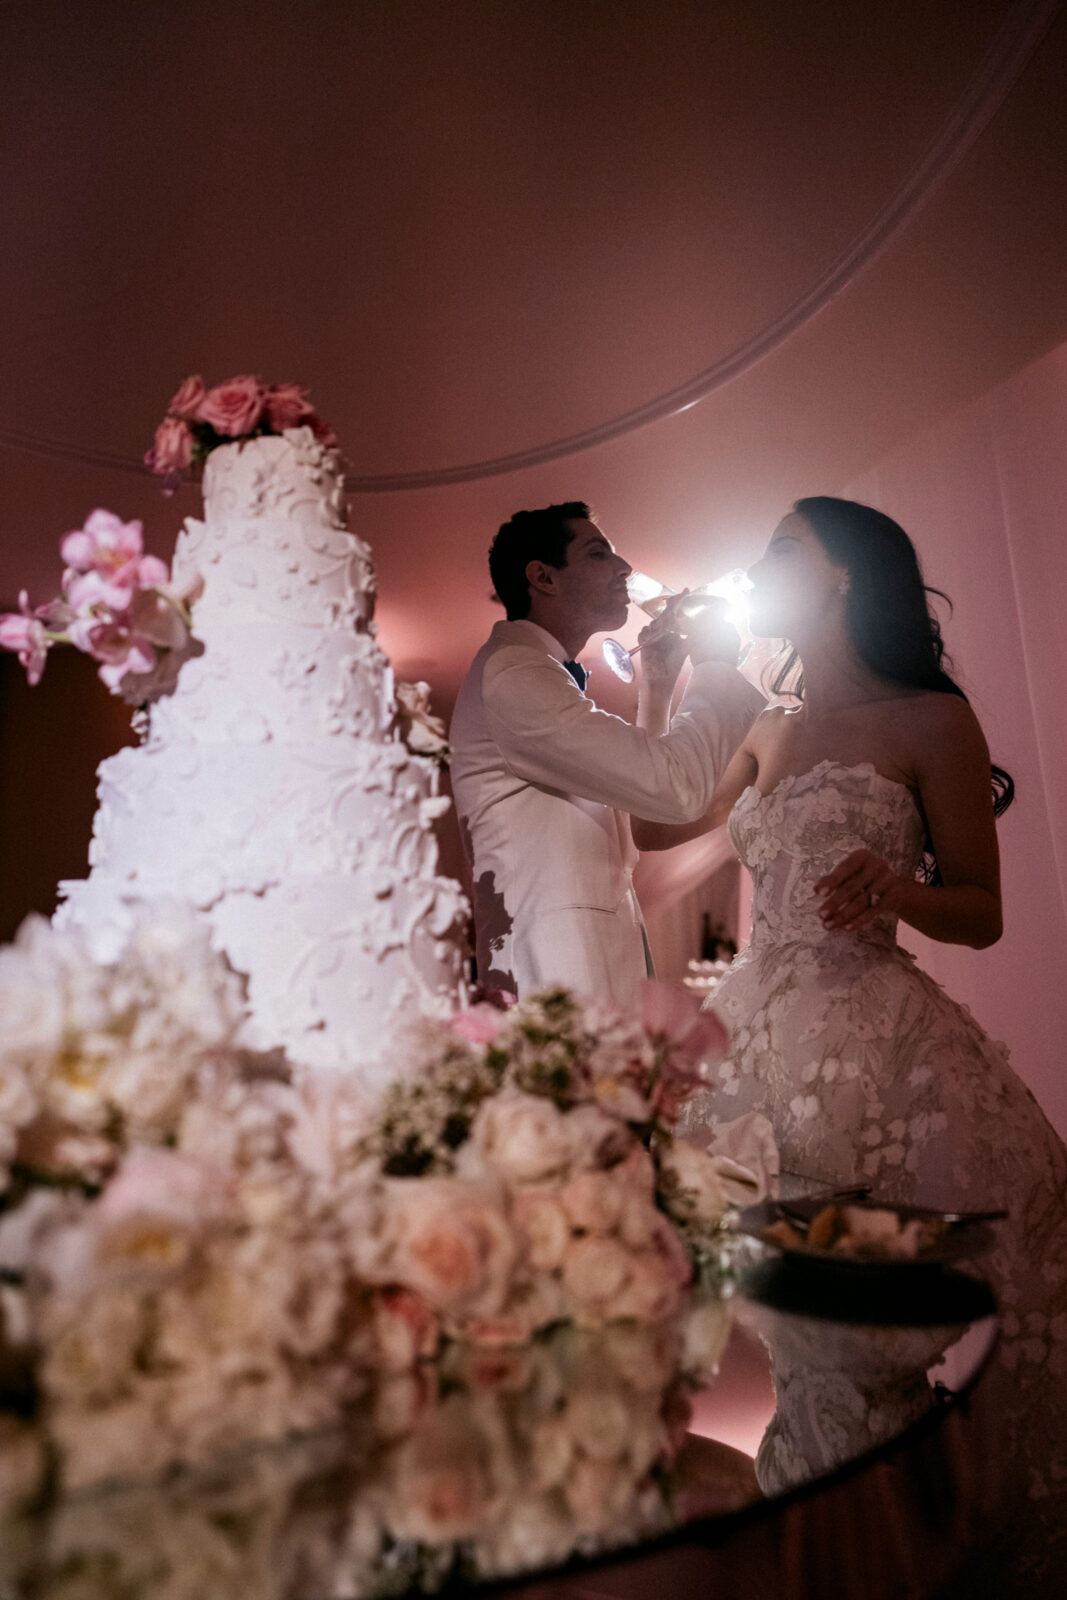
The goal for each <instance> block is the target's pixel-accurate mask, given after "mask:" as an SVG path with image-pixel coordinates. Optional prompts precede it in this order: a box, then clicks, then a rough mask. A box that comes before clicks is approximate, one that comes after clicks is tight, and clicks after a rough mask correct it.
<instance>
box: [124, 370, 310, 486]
mask: <svg viewBox="0 0 1067 1600" xmlns="http://www.w3.org/2000/svg"><path fill="white" fill-rule="evenodd" d="M287 428H310V429H311V431H312V433H313V434H314V435H315V438H316V439H318V440H319V441H320V442H321V443H322V444H325V445H328V446H334V445H336V443H337V437H336V435H335V433H334V431H333V429H332V428H331V427H330V425H329V423H328V422H324V421H323V419H322V418H321V417H320V416H319V415H318V413H317V412H316V410H315V408H314V406H313V405H312V404H311V401H310V400H309V398H308V392H307V390H306V389H304V388H302V387H301V385H300V384H298V383H273V384H266V383H264V382H263V379H262V378H257V377H253V376H252V375H251V374H247V373H246V374H244V375H243V376H241V377H237V378H227V379H226V381H225V382H224V383H219V384H216V385H215V387H214V388H213V389H208V388H207V387H206V386H205V384H204V380H203V378H201V377H200V376H199V374H195V375H193V376H191V377H188V378H186V379H184V381H183V382H182V384H181V386H180V387H179V389H178V392H177V394H175V396H174V397H173V399H172V400H171V402H170V405H169V406H168V407H167V415H166V416H165V417H164V419H163V421H162V422H161V423H160V425H159V427H158V428H157V429H156V436H155V441H154V442H153V444H152V448H151V449H150V450H149V451H148V452H147V453H146V455H145V465H146V466H147V467H148V468H150V470H151V471H152V472H154V473H157V474H158V475H159V476H160V477H162V478H163V480H164V484H163V492H164V493H165V494H173V493H174V491H175V490H176V489H177V487H178V485H179V484H180V483H181V481H182V479H183V478H184V476H185V474H186V472H187V471H188V470H189V468H190V467H191V466H195V465H196V464H197V463H199V462H201V461H203V460H204V459H205V458H206V457H207V456H208V455H210V454H211V452H212V450H216V449H218V447H219V445H222V444H232V443H233V441H234V440H235V439H252V438H255V437H257V436H258V435H261V434H278V433H284V432H285V430H286V429H287Z"/></svg>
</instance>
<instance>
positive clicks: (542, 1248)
mask: <svg viewBox="0 0 1067 1600" xmlns="http://www.w3.org/2000/svg"><path fill="white" fill-rule="evenodd" d="M511 1215H512V1220H513V1221H514V1223H515V1226H516V1227H517V1228H518V1229H519V1231H520V1233H521V1235H522V1236H523V1238H524V1240H525V1242H526V1260H527V1262H528V1264H529V1265H530V1266H531V1267H532V1268H533V1269H534V1271H535V1272H551V1271H553V1270H554V1269H555V1268H556V1267H558V1266H559V1265H560V1263H561V1262H562V1260H563V1255H564V1252H565V1251H566V1248H567V1246H568V1244H569V1243H570V1238H571V1231H572V1230H571V1223H570V1219H569V1218H568V1216H567V1213H566V1211H565V1210H564V1208H563V1204H562V1197H561V1196H560V1195H559V1194H558V1193H556V1192H554V1191H551V1190H545V1189H520V1190H519V1192H518V1193H517V1194H515V1195H514V1196H513V1197H512V1202H511Z"/></svg>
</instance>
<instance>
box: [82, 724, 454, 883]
mask: <svg viewBox="0 0 1067 1600" xmlns="http://www.w3.org/2000/svg"><path fill="white" fill-rule="evenodd" d="M99 776H100V785H99V800H100V803H99V806H98V808H97V813H96V819H95V822H94V825H93V840H92V844H91V845H90V849H89V859H90V862H91V864H92V867H93V870H94V872H95V873H97V874H106V875H107V876H108V877H109V878H110V879H112V880H113V881H114V882H115V883H116V884H117V886H118V888H119V891H120V892H121V893H123V894H138V895H142V896H144V897H146V898H154V897H157V896H159V895H181V896H183V897H185V898H187V899H190V900H193V901H195V903H196V904H197V905H199V906H202V907H205V908H206V907H208V906H210V905H212V904H213V903H214V902H215V901H216V900H218V899H219V898H220V897H221V896H222V895H224V894H228V893H232V892H233V891H235V890H249V891H251V892H252V893H259V892H260V891H262V890H263V889H265V888H268V887H269V886H270V885H271V884H274V883H279V882H281V881H283V880H284V879H286V878H288V877H291V876H307V875H311V876H315V875H320V874H321V875H324V876H330V875H332V874H338V875H342V876H344V875H348V876H351V875H352V874H354V873H356V872H358V873H359V874H360V881H361V883H362V884H363V887H364V889H365V891H366V895H367V898H368V899H369V900H371V899H375V898H377V897H378V896H380V895H383V894H385V895H387V894H388V892H389V891H390V890H391V889H392V888H393V887H395V883H396V882H397V881H400V880H411V881H415V880H418V881H425V882H427V883H434V882H436V879H435V878H434V871H435V868H436V865H437V845H436V841H435V839H434V836H433V831H432V827H433V821H434V819H435V818H436V817H437V816H439V815H441V814H442V812H443V811H445V810H447V809H448V806H449V801H448V800H446V799H444V798H441V797H439V796H438V795H437V794H436V793H435V789H436V785H435V783H434V774H433V773H432V771H430V770H428V769H427V765H426V763H425V762H421V761H418V760H417V759H416V758H413V757H412V756H411V755H410V754H409V753H408V751H407V750H406V749H405V747H404V746H403V745H401V744H396V743H390V744H384V745H383V744H377V743H371V742H369V741H360V740H338V741H336V742H335V743H334V744H332V745H330V744H328V745H286V746H284V747H282V746H279V745H274V744H266V745H258V746H257V745H252V746H236V745H233V746H229V745H219V746H212V745H195V746H191V745H183V746H170V747H167V748H153V747H148V748H146V749H140V750H138V749H126V750H120V751H119V752H118V754H117V755H114V756H110V757H109V758H108V760H106V761H104V762H102V763H101V766H100V773H99Z"/></svg>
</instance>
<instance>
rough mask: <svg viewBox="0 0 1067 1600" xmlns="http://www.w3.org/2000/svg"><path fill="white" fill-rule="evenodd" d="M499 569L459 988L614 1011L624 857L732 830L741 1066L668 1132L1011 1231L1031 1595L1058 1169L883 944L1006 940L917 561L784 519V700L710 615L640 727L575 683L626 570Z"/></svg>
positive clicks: (654, 686) (531, 556)
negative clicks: (739, 864) (607, 1004)
mask: <svg viewBox="0 0 1067 1600" xmlns="http://www.w3.org/2000/svg"><path fill="white" fill-rule="evenodd" d="M490 571H491V573H492V577H493V582H494V586H495V588H496V592H497V595H498V597H499V598H500V599H501V600H502V601H503V603H504V607H505V611H506V617H507V620H506V621H503V622H498V623H497V624H496V626H495V627H494V629H493V632H492V635H491V636H490V639H489V640H488V642H487V643H486V644H485V645H484V646H483V648H482V649H481V650H480V651H479V653H478V655H477V657H476V658H475V661H474V663H473V665H472V667H471V670H470V673H469V674H468V677H467V679H466V681H465V683H464V685H463V687H462V689H461V691H460V695H459V699H458V701H457V705H456V711H455V716H454V719H453V723H452V742H453V750H454V755H453V765H452V775H453V784H454V791H455V798H456V809H457V813H458V815H459V818H460V823H461V827H462V830H463V835H464V842H465V846H466V849H467V852H468V856H469V858H470V861H471V866H472V870H473V876H474V903H475V921H476V927H477V935H478V975H479V977H480V978H481V979H482V981H483V982H485V983H487V984H488V985H490V986H493V987H498V988H503V989H510V990H511V991H513V992H517V993H518V994H520V995H523V994H528V993H531V992H535V991H536V990H537V989H539V988H544V987H546V986H549V985H553V984H562V985H566V986H567V987H569V988H572V989H574V990H576V991H577V992H579V993H586V994H593V995H596V994H601V995H604V996H607V997H609V998H610V999H612V1000H614V1001H615V1002H616V1003H618V1004H619V1005H621V1006H632V1005H633V1004H634V1001H635V997H636V994H637V991H638V989H639V986H640V982H641V979H642V977H643V976H644V975H645V972H646V951H645V945H644V940H643V930H642V926H641V918H640V912H639V909H638V906H637V902H636V900H635V898H634V894H633V886H632V880H631V873H632V868H633V865H634V864H635V861H636V851H635V848H634V841H635V840H636V844H637V847H638V848H641V849H665V848H669V847H671V846H672V845H674V844H676V843H680V842H682V841H683V840H684V839H686V838H691V837H693V836H694V835H695V834H697V833H699V832H700V831H702V830H703V829H705V828H708V827H712V826H715V825H716V824H718V823H722V822H725V823H726V824H727V825H728V827H729V830H730V834H731V839H732V841H733V844H734V846H735V848H736V849H737V851H738V854H739V855H740V857H741V859H742V860H743V861H744V862H745V864H746V866H748V868H749V870H750V871H751V872H752V875H753V880H754V897H753V933H752V937H751V939H750V940H749V943H748V945H747V946H746V948H745V949H744V950H743V951H742V952H741V954H740V955H739V956H738V957H737V958H736V959H735V961H734V962H733V964H732V965H731V967H730V970H729V971H728V973H727V974H726V976H725V977H724V978H723V980H722V982H721V984H720V985H719V987H718V988H717V990H716V994H715V1009H716V1011H717V1012H718V1013H719V1015H720V1016H721V1018H722V1020H723V1021H724V1022H725V1023H726V1025H727V1027H728V1029H729V1030H730V1033H731V1039H732V1044H731V1049H730V1051H729V1053H728V1055H727V1057H726V1059H725V1060H724V1061H723V1062H722V1063H721V1064H720V1065H719V1066H718V1067H717V1068H716V1069H715V1073H714V1076H713V1081H711V1082H710V1083H709V1085H708V1087H707V1090H706V1092H703V1093H701V1094H700V1095H698V1096H697V1097H696V1098H695V1099H694V1100H693V1101H692V1102H691V1103H690V1105H689V1106H688V1107H687V1108H686V1121H685V1123H684V1124H683V1131H684V1132H686V1133H687V1134H688V1135H689V1136H690V1137H694V1138H699V1139H707V1138H708V1137H709V1136H710V1135H712V1134H713V1133H714V1132H715V1130H716V1129H717V1127H718V1126H720V1125H721V1123H722V1122H724V1121H729V1120H732V1119H736V1118H739V1117H741V1116H743V1115H744V1113H746V1112H748V1111H758V1112H760V1113H762V1114H763V1115H765V1116H766V1117H767V1118H768V1119H769V1121H770V1123H771V1125H772V1127H773V1130H774V1134H775V1138H776V1140H777V1142H778V1146H779V1150H780V1153H781V1161H782V1166H783V1168H785V1169H787V1170H792V1171H794V1172H800V1173H804V1174H807V1175H810V1176H812V1177H814V1178H816V1179H817V1180H819V1181H821V1182H824V1183H825V1184H826V1185H827V1186H835V1185H847V1184H852V1183H855V1182H861V1183H866V1184H868V1185H870V1186H871V1187H872V1188H873V1189H874V1191H875V1192H876V1193H877V1194H878V1195H879V1196H880V1197H881V1198H883V1199H885V1200H887V1201H894V1202H901V1203H910V1204H915V1203H919V1204H923V1203H925V1204H933V1205H935V1206H936V1205H938V1204H940V1205H941V1206H943V1207H944V1208H945V1209H955V1208H956V1207H962V1208H963V1209H967V1207H968V1206H970V1207H972V1208H974V1207H978V1208H982V1209H992V1208H996V1207H1001V1206H1002V1207H1005V1208H1006V1209H1007V1210H1008V1211H1009V1213H1010V1216H1009V1220H1008V1221H1007V1222H1005V1223H1002V1224H1000V1225H999V1234H998V1242H997V1246H996V1248H995V1249H994V1250H993V1252H992V1253H991V1254H990V1255H989V1256H988V1257H987V1258H986V1260H985V1262H984V1267H985V1270H986V1272H987V1274H988V1276H989V1277H990V1279H991V1281H992V1283H993V1285H994V1289H995V1291H996V1293H997V1296H998V1299H999V1301H1000V1305H1001V1311H1002V1322H1001V1339H1000V1344H999V1346H998V1357H997V1366H998V1368H999V1369H1000V1371H1001V1372H1002V1373H1003V1375H1004V1377H1005V1380H1006V1398H1005V1400H1004V1403H1003V1411H1002V1422H1003V1430H1004V1449H1005V1456H1006V1459H1008V1460H1010V1461H1011V1462H1012V1463H1013V1481H1014V1485H1015V1488H1016V1491H1017V1499H1016V1500H1015V1501H1014V1503H1013V1515H1014V1516H1015V1517H1016V1527H1017V1529H1018V1530H1025V1534H1023V1533H1021V1532H1020V1537H1022V1538H1025V1541H1026V1542H1027V1543H1028V1544H1029V1546H1030V1553H1031V1554H1032V1555H1033V1556H1034V1558H1035V1559H1034V1567H1035V1569H1036V1571H1041V1569H1042V1568H1043V1569H1044V1572H1045V1573H1046V1574H1047V1573H1050V1572H1051V1571H1052V1569H1053V1565H1055V1564H1056V1563H1057V1562H1059V1561H1061V1560H1063V1561H1067V1443H1065V1440H1067V1384H1065V1381H1064V1375H1065V1374H1067V1203H1065V1197H1067V1151H1065V1149H1064V1146H1063V1144H1062V1142H1061V1141H1060V1140H1059V1138H1058V1137H1057V1135H1056V1134H1055V1132H1054V1131H1053V1129H1052V1128H1051V1127H1050V1126H1049V1124H1048V1122H1047V1121H1046V1120H1045V1118H1044V1116H1043V1115H1042V1113H1041V1111H1040V1109H1039V1107H1038V1106H1037V1104H1036V1102H1035V1100H1034V1099H1033V1096H1032V1095H1031V1094H1030V1092H1029V1090H1028V1089H1027V1088H1026V1087H1025V1085H1024V1084H1023V1083H1022V1082H1021V1081H1020V1079H1019V1078H1018V1077H1017V1076H1016V1074H1015V1073H1014V1072H1013V1071H1012V1069H1011V1066H1010V1064H1009V1062H1008V1059H1007V1054H1006V1052H1005V1050H1004V1049H1003V1047H1002V1046H1000V1045H996V1044H994V1043H992V1042H991V1041H990V1040H989V1039H988V1038H987V1037H986V1036H985V1034H984V1033H983V1032H982V1030H981V1029H980V1028H979V1026H978V1024H977V1023H976V1022H975V1020H974V1018H973V1017H971V1015H970V1013H969V1012H967V1011H966V1010H965V1009H964V1008H963V1007H960V1006H958V1005H956V1004H955V1003H954V1002H953V1001H952V1000H951V999H950V998H949V997H948V996H947V995H946V994H945V993H944V991H943V990H942V989H940V988H939V986H938V985H937V984H936V983H934V982H933V981H932V980H931V979H930V978H929V977H927V975H926V974H925V973H923V972H922V971H921V970H920V969H919V968H918V967H917V966H916V964H915V962H914V960H913V959H912V958H911V956H910V955H909V954H908V953H907V952H906V951H905V950H903V949H901V947H900V946H899V945H898V944H897V939H896V931H897V924H898V922H903V923H905V924H908V925H910V926H911V927H913V928H915V929H917V930H919V931H920V932H922V933H924V934H926V935H927V936H929V937H931V938H933V939H936V940H941V941H944V942H947V943H951V944H963V945H972V946H975V947H977V948H979V949H980V948H982V947H984V946H986V945H989V944H992V943H994V942H995V941H996V939H997V938H999V936H1000V927H1001V902H1000V881H999V863H998V854H997V843H996V833H995V827H994V818H995V815H997V814H999V813H1000V811H1002V810H1003V809H1005V807H1006V806H1007V805H1008V804H1009V803H1010V801H1011V798H1012V789H1013V786H1012V783H1011V779H1010V777H1009V776H1008V775H1007V774H1006V773H1005V772H1003V771H1002V770H1001V769H1000V768H998V767H992V768H991V766H990V761H989V752H988V748H987V746H986V743H985V739H984V736H983V734H982V730H981V728H980V726H979V724H978V721H977V719H976V717H975V716H974V713H973V712H972V710H971V708H970V706H969V705H968V703H967V700H966V698H965V696H964V695H963V693H962V690H961V689H960V688H959V686H958V684H957V683H956V682H955V681H954V679H953V678H952V677H951V676H950V675H949V673H948V671H947V670H946V669H947V666H948V661H947V658H946V657H945V655H944V649H943V644H942V639H941V633H940V628H939V626H938V622H937V618H936V616H935V615H934V613H933V612H932V610H931V608H930V604H929V591H928V590H927V588H926V586H925V584H924V581H923V576H922V572H921V568H920V565H919V561H918V558H917V556H916V552H915V549H914V546H913V545H912V543H911V541H910V539H909V538H908V536H907V534H906V533H905V532H904V530H903V529H902V528H900V527H899V525H898V524H897V523H895V522H894V521H892V519H891V518H889V517H887V516H885V515H884V514H883V513H881V512H879V511H876V510H873V509H872V508H871V507H868V506H861V505H857V504H854V503H853V502H850V501H846V500H835V499H830V498H827V497H816V498H812V499H806V500H800V501H798V502H797V503H796V506H795V507H794V508H793V510H792V511H791V512H790V513H789V514H788V515H787V516H786V517H785V518H784V519H783V520H782V522H781V523H780V524H779V526H778V527H777V528H776V529H775V532H774V534H773V536H772V538H771V541H770V544H769V545H768V548H767V551H766V553H765V555H764V556H763V558H762V559H761V561H760V562H758V563H757V565H756V566H755V567H754V568H752V569H751V573H750V576H752V578H753V582H754V588H753V590H752V594H751V596H750V600H751V611H752V617H751V625H752V628H753V631H754V632H756V633H757V634H759V635H761V636H765V637H768V638H770V637H776V638H783V639H786V640H788V641H789V644H790V646H791V647H792V649H791V655H790V657H789V658H788V659H787V660H786V662H785V664H784V666H783V668H782V670H781V671H780V672H779V674H778V677H777V678H776V680H775V683H774V685H773V690H774V693H775V696H776V697H777V699H778V701H779V703H778V704H777V705H775V706H774V707H772V708H767V709H764V707H763V700H762V698H761V696H760V695H759V694H757V692H756V691H755V690H754V689H753V688H752V687H751V686H750V685H749V684H748V683H747V682H746V681H745V680H744V679H743V678H742V677H741V676H740V674H739V673H738V672H737V670H736V666H735V664H734V663H735V659H736V650H737V638H736V635H735V634H733V633H732V630H730V629H729V628H727V627H725V625H723V624H722V623H721V622H718V623H716V622H715V621H712V622H711V623H709V624H706V625H705V626H704V627H703V628H701V629H700V630H699V631H692V632H691V633H690V637H689V639H688V641H687V642H686V644H679V641H678V640H677V638H676V637H674V636H672V635H671V634H669V633H668V634H663V635H660V633H659V630H658V629H657V628H655V627H654V628H653V630H652V634H653V637H652V638H651V639H649V642H647V643H645V642H644V641H645V640H646V639H648V637H649V636H648V631H647V630H646V633H645V634H643V635H642V641H643V660H644V670H643V673H642V698H641V701H640V702H639V709H638V725H637V726H632V725H631V724H629V723H627V722H625V721H623V720H622V719H621V718H618V717H614V716H611V715H609V714H608V713H606V712H604V711H600V710H598V709H597V707H596V706H595V705H594V704H593V702H592V701H591V700H589V699H588V698H587V697H586V696H585V694H584V692H583V687H582V686H581V685H580V684H579V682H578V681H576V678H575V676H574V675H572V674H573V673H575V671H577V676H578V677H581V670H580V668H576V663H574V661H573V659H572V658H573V657H574V656H576V655H577V654H578V653H579V652H580V651H581V649H582V648H583V646H584V645H585V643H586V641H587V640H588V639H589V637H590V636H591V635H592V634H593V633H596V632H600V631H606V630H609V629H614V628H618V627H620V626H621V625H622V623H623V622H624V620H625V618H626V612H627V595H626V590H625V579H626V576H627V574H628V572H629V567H628V565H627V563H626V562H625V561H624V560H623V559H622V557H621V556H619V555H618V554H617V553H616V552H615V550H614V549H613V547H612V545H611V544H610V542H609V541H608V540H607V539H606V538H605V536H604V534H603V533H602V532H601V531H600V529H599V528H598V527H597V526H596V524H595V522H593V520H592V518H591V517H590V514H589V510H588V507H587V506H585V505H584V504H581V503H579V502H571V503H568V504H566V505H561V506H552V507H549V508H547V509H546V510H543V511H535V512H520V513H518V514H517V515H516V516H514V517H512V519H511V521H510V522H508V523H506V524H505V525H504V526H503V527H502V528H501V530H500V532H499V533H498V535H497V538H496V540H495V542H494V544H493V548H492V552H491V555H490ZM687 647H688V651H689V655H690V658H691V660H692V663H693V671H692V674H691V676H690V680H689V683H688V686H687V688H686V691H685V694H684V696H683V697H682V700H681V703H680V706H679V708H678V711H677V712H676V714H675V715H674V717H673V719H670V706H671V700H672V695H673V689H674V682H675V678H676V676H677V673H678V670H679V668H680V665H681V660H682V658H683V653H684V650H685V649H686V648H687ZM631 819H632V827H631ZM783 1384H784V1387H783V1388H782V1390H781V1392H779V1396H778V1398H779V1407H778V1413H777V1416H776V1419H775V1423H774V1424H773V1426H772V1429H771V1430H769V1433H768V1438H767V1440H766V1441H765V1449H764V1452H763V1467H764V1468H765V1471H766V1476H767V1479H768V1482H776V1481H777V1482H785V1481H789V1480H790V1479H793V1480H795V1478H796V1476H797V1472H798V1463H802V1462H803V1460H804V1458H805V1454H806V1453H808V1454H810V1452H811V1448H813V1447H812V1435H811V1429H810V1427H809V1422H810V1418H809V1417H808V1416H807V1407H808V1401H809V1399H810V1398H811V1396H809V1394H808V1392H807V1386H806V1385H805V1384H803V1383H800V1384H796V1383H794V1384H792V1385H790V1384H788V1383H787V1382H786V1380H785V1379H783ZM861 1413H862V1407H861V1408H860V1410H859V1411H858V1412H857V1417H858V1421H859V1424H860V1425H862V1424H863V1416H862V1414H861ZM1061 1540H1062V1542H1060V1541H1061ZM1056 1570H1059V1568H1058V1567H1056ZM1033 1576H1034V1573H1028V1581H1032V1578H1033ZM1032 1592H1035V1593H1036V1592H1037V1591H1036V1590H1033V1591H1032Z"/></svg>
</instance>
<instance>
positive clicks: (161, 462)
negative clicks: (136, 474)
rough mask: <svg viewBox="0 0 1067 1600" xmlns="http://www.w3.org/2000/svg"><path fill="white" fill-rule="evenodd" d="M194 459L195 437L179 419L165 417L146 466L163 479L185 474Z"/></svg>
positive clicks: (149, 452)
mask: <svg viewBox="0 0 1067 1600" xmlns="http://www.w3.org/2000/svg"><path fill="white" fill-rule="evenodd" d="M192 459H193V436H192V434H191V433H190V432H189V429H188V427H187V426H186V424H185V423H184V422H183V421H182V420H181V419H180V418H179V417H164V418H163V421H162V422H161V423H160V424H159V427H158V428H157V429H156V438H155V443H154V444H153V446H152V448H151V450H149V451H148V453H147V455H146V456H145V458H144V463H145V466H146V467H148V468H149V470H150V471H151V472H158V473H159V474H160V476H161V477H170V476H171V475H172V474H174V473H178V472H184V471H185V469H186V468H187V467H188V465H189V463H190V462H191V461H192Z"/></svg>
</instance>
